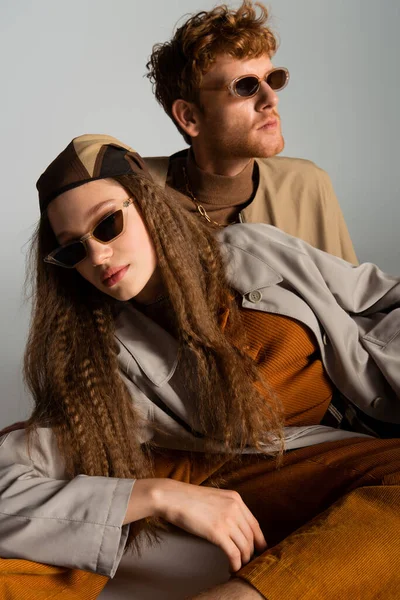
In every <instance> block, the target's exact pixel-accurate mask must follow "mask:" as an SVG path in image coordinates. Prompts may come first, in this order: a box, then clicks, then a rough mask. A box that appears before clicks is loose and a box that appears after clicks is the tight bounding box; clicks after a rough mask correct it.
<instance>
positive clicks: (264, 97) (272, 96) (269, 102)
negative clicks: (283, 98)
mask: <svg viewBox="0 0 400 600" xmlns="http://www.w3.org/2000/svg"><path fill="white" fill-rule="evenodd" d="M258 96H259V98H260V103H261V104H262V106H263V108H264V107H269V108H275V106H276V105H277V104H278V102H279V98H278V94H277V93H276V92H275V91H274V90H273V89H272V87H271V86H270V85H268V83H267V82H266V81H262V82H261V84H260V90H259V92H258Z"/></svg>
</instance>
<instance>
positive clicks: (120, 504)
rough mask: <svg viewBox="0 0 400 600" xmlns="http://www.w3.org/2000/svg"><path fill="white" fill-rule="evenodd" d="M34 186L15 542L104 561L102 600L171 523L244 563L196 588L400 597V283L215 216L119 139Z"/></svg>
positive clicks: (95, 566) (13, 547)
mask: <svg viewBox="0 0 400 600" xmlns="http://www.w3.org/2000/svg"><path fill="white" fill-rule="evenodd" d="M37 187H38V191H39V202H40V209H41V218H40V222H39V226H38V230H37V234H36V237H35V240H34V246H33V248H34V260H35V272H36V278H35V296H34V307H33V319H32V325H31V331H30V335H29V340H28V345H27V350H26V360H25V374H26V379H27V382H28V384H29V387H30V389H31V391H32V393H33V396H34V399H35V409H34V411H33V414H32V417H31V418H30V420H29V423H28V426H27V427H26V428H24V429H18V428H16V429H15V430H12V431H9V432H8V433H6V434H4V435H3V437H2V438H1V441H0V443H1V445H0V469H1V470H0V526H1V536H0V556H2V557H3V558H4V559H11V558H13V559H15V558H17V559H24V560H27V561H36V563H40V564H47V565H54V566H55V568H59V569H66V568H69V569H79V570H81V571H79V572H82V571H86V572H91V573H94V574H96V576H95V575H93V577H94V578H95V577H98V578H99V579H96V581H100V583H99V584H98V585H97V584H96V585H97V587H96V585H95V586H94V588H95V589H94V588H93V589H92V591H91V592H90V593H89V592H85V593H86V596H85V597H96V594H97V593H98V591H99V590H100V589H101V587H102V586H103V585H104V584H105V582H106V581H107V577H110V576H111V577H112V576H113V575H114V573H115V571H116V569H117V567H118V563H119V561H120V558H121V556H122V554H123V552H124V550H126V549H127V548H130V547H133V546H135V545H138V544H140V540H141V539H142V538H143V534H144V533H147V535H148V536H149V537H150V538H154V536H155V535H156V532H157V528H158V527H161V526H164V525H163V524H164V523H165V522H167V523H171V524H173V525H176V526H178V527H181V528H183V529H185V530H186V531H189V532H191V533H193V534H195V535H198V536H200V537H203V538H206V539H208V540H209V541H211V542H212V543H214V544H217V545H218V546H220V547H221V548H222V549H223V550H224V551H225V552H226V554H227V556H228V558H229V562H230V566H231V570H232V572H234V573H236V575H238V576H239V577H236V578H233V579H232V580H231V581H229V582H228V583H226V584H225V585H223V586H222V587H221V588H220V589H218V590H217V589H213V590H210V591H209V592H206V593H204V594H202V595H201V597H202V598H210V599H211V598H241V599H246V598H249V599H250V598H260V597H267V598H268V599H269V600H275V598H276V599H278V598H279V600H281V599H282V598H291V599H292V598H307V597H310V598H311V597H313V598H316V597H317V598H325V599H330V598H332V599H333V598H335V599H336V598H340V597H349V594H351V595H354V593H355V592H354V589H355V588H354V585H355V584H354V577H356V578H358V579H357V586H358V587H357V590H358V591H359V594H360V597H362V598H363V599H368V598H376V597H378V596H377V594H378V591H377V590H379V594H381V597H385V599H387V598H395V597H397V596H396V594H397V593H398V589H399V584H400V579H399V572H400V570H399V552H398V536H399V523H400V519H399V506H400V487H399V484H400V443H399V441H398V440H397V439H376V438H375V437H371V436H369V435H365V432H366V431H367V430H368V431H371V427H375V429H378V430H380V431H381V432H384V431H388V432H389V433H391V432H395V431H396V426H397V425H398V424H399V423H400V403H399V397H400V279H399V278H394V277H389V276H387V275H385V274H383V273H382V272H381V271H379V269H378V268H377V267H375V266H374V265H369V264H366V265H362V266H360V267H354V266H352V265H350V264H349V263H346V262H344V261H342V260H341V259H338V258H335V257H332V256H330V255H327V254H325V253H324V252H321V251H319V250H316V249H314V248H312V247H311V246H309V245H308V244H306V243H305V242H302V241H301V240H298V239H296V238H292V237H290V236H288V235H286V234H284V233H283V232H281V231H279V230H276V229H275V228H274V227H271V226H268V225H244V224H238V225H233V226H230V227H228V228H226V229H223V230H222V229H221V230H218V231H217V232H216V231H215V230H210V229H209V228H208V225H207V223H206V222H204V223H203V221H201V220H200V219H197V218H196V217H195V216H193V215H190V214H189V213H186V212H184V211H182V210H181V209H180V206H179V204H177V202H176V201H175V200H174V198H173V197H172V196H169V195H167V194H165V193H164V192H163V191H162V190H161V189H160V188H158V187H157V186H156V185H155V184H154V183H153V182H152V180H151V177H150V175H149V173H148V172H147V170H146V168H145V165H144V163H143V161H142V160H141V158H140V157H139V156H138V155H137V154H136V153H135V152H134V151H133V150H132V149H131V148H129V147H128V146H126V145H124V144H122V143H121V142H119V141H118V140H116V139H114V138H111V137H108V136H101V135H84V136H81V137H79V138H75V139H74V140H73V141H72V142H71V143H70V144H69V145H68V146H67V148H66V149H65V150H64V151H63V152H62V153H61V154H60V155H59V156H58V157H57V158H56V159H55V160H54V161H53V162H52V164H51V165H50V166H49V167H48V168H47V169H46V171H45V172H44V173H43V175H42V176H41V177H40V179H39V181H38V184H37ZM334 416H336V417H337V421H338V422H339V421H342V424H343V423H345V422H346V423H347V422H348V421H352V427H353V429H356V430H357V431H346V430H345V429H343V428H338V427H336V428H334V427H328V426H326V425H324V424H321V423H325V422H328V418H330V417H334ZM379 423H380V425H379ZM360 429H362V430H363V432H364V433H361V432H360ZM278 467H279V468H278ZM366 524H367V525H366ZM139 532H142V535H141V536H139V535H138V534H139ZM267 543H268V549H267ZM377 548H379V550H377ZM396 548H397V550H396ZM255 553H256V554H258V555H259V556H258V557H257V558H254V554H255ZM49 568H50V567H49ZM51 568H53V567H51ZM177 568H178V566H177ZM355 574H356V575H355ZM99 576H102V577H99ZM360 578H361V579H360ZM71 585H72V584H71ZM77 589H78V591H76V590H75V591H74V593H75V594H79V585H78V588H77ZM80 589H83V587H82V586H81V588H80ZM93 590H94V591H93ZM395 590H397V592H396V594H395ZM310 594H311V595H310ZM35 597H37V596H35ZM70 597H72V596H70ZM73 597H79V596H78V595H77V596H73Z"/></svg>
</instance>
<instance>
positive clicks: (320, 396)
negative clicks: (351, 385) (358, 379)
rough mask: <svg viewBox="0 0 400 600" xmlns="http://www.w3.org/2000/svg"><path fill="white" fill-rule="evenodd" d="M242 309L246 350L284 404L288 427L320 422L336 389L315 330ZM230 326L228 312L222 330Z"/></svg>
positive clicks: (288, 320)
mask: <svg viewBox="0 0 400 600" xmlns="http://www.w3.org/2000/svg"><path fill="white" fill-rule="evenodd" d="M240 310H241V317H242V321H243V324H244V329H245V331H246V338H247V340H246V342H247V345H246V346H245V348H244V350H245V352H246V353H247V354H248V355H249V356H251V358H252V359H253V360H254V361H255V362H256V364H257V366H258V368H259V369H260V372H261V375H262V376H263V378H264V379H265V381H266V382H267V383H268V384H269V385H270V387H271V388H272V389H273V390H274V392H275V393H276V395H277V397H278V398H279V399H280V401H281V402H282V405H283V407H284V411H285V424H286V425H316V424H318V423H320V421H321V419H322V417H323V416H324V414H325V412H326V410H327V408H328V406H329V403H330V401H331V399H332V391H333V388H332V383H331V382H330V380H329V378H328V376H327V375H326V373H325V370H324V366H323V364H322V361H321V357H320V353H319V349H318V346H317V342H316V340H315V336H314V334H313V333H312V331H311V330H310V329H309V328H308V327H306V326H305V325H303V324H302V323H299V322H298V321H296V320H295V319H291V318H290V317H285V316H282V315H275V314H270V313H264V312H261V311H257V310H246V309H240ZM228 324H229V311H226V312H225V313H224V315H223V317H222V328H225V327H226V326H227V325H228Z"/></svg>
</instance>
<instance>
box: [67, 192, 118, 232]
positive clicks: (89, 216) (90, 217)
mask: <svg viewBox="0 0 400 600" xmlns="http://www.w3.org/2000/svg"><path fill="white" fill-rule="evenodd" d="M111 202H116V199H115V198H108V199H107V200H103V202H100V204H95V206H92V208H91V209H90V210H88V212H87V214H86V218H87V219H88V221H91V220H94V217H95V216H96V215H97V214H98V213H100V212H101V211H102V209H103V208H104V207H105V206H106V205H107V204H110V203H111ZM82 235H85V234H82ZM82 235H79V234H77V233H76V232H74V231H68V230H64V231H62V232H61V233H59V234H58V235H57V239H58V241H60V240H61V238H69V239H71V240H74V239H79V238H81V237H82ZM60 243H61V242H60Z"/></svg>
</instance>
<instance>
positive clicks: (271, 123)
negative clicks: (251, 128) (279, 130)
mask: <svg viewBox="0 0 400 600" xmlns="http://www.w3.org/2000/svg"><path fill="white" fill-rule="evenodd" d="M278 123H279V120H278V119H275V118H274V119H268V121H265V123H263V124H262V125H260V127H258V129H275V128H276V127H278Z"/></svg>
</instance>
